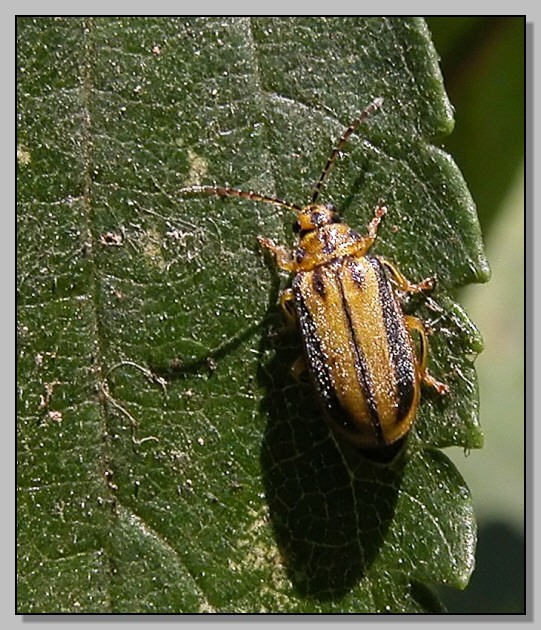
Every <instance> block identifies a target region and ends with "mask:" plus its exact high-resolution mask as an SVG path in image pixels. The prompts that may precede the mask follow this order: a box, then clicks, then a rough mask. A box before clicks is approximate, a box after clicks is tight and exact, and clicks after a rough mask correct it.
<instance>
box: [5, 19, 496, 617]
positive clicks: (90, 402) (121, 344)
mask: <svg viewBox="0 0 541 630" xmlns="http://www.w3.org/2000/svg"><path fill="white" fill-rule="evenodd" d="M17 24H18V73H19V74H18V114H19V127H18V160H19V167H18V200H19V210H18V273H19V276H18V281H19V282H18V288H19V310H18V324H19V343H18V350H19V361H18V370H19V400H18V402H19V409H18V417H19V432H18V488H19V489H18V510H19V512H18V523H19V532H18V545H19V550H18V570H19V587H18V611H19V612H22V613H23V612H24V613H29V612H67V611H78V612H88V613H90V612H161V613H163V612H201V611H217V612H240V611H244V612H257V611H273V612H338V611H340V612H430V611H434V610H438V609H439V604H438V603H437V600H435V598H434V597H433V596H432V594H431V592H430V591H429V590H428V588H427V587H428V585H430V584H435V583H446V584H449V585H452V586H457V587H459V588H463V587H464V586H465V585H466V583H467V581H468V578H469V575H470V573H471V571H472V568H473V561H474V547H475V523H474V520H473V511H472V504H471V498H470V496H469V492H468V489H467V488H466V487H465V484H464V482H463V481H462V479H461V477H460V475H459V474H458V472H457V471H456V469H455V468H454V467H453V466H452V465H451V464H450V462H449V461H448V460H447V458H446V457H445V456H444V455H442V454H441V453H440V452H439V451H437V450H435V447H443V446H448V445H460V446H462V447H464V448H465V449H470V448H474V447H478V446H480V445H481V440H482V437H481V433H480V429H479V426H478V420H477V386H476V377H475V372H474V368H473V360H474V357H475V354H476V353H477V352H479V351H480V349H481V341H480V338H479V335H478V333H477V332H476V330H475V328H474V327H473V325H472V324H471V323H470V322H469V320H468V319H467V317H466V316H465V314H464V313H463V311H462V310H461V309H460V308H459V307H458V306H457V305H456V304H454V303H453V301H452V293H453V291H454V290H455V289H456V288H457V287H459V286H461V285H463V284H466V283H470V282H479V281H485V280H486V279H487V278H488V267H487V263H486V260H485V258H484V255H483V252H482V248H481V241H480V233H479V227H478V223H477V218H476V214H475V209H474V205H473V202H472V200H471V197H470V195H469V193H468V191H467V189H466V187H465V184H464V182H463V180H462V177H461V175H460V173H459V172H458V170H457V168H456V166H455V165H454V163H453V161H452V160H451V158H450V157H449V156H447V155H446V154H445V153H443V152H442V151H441V150H440V149H438V148H437V147H436V146H434V145H433V144H431V142H433V141H435V139H437V138H440V137H443V136H444V135H445V134H447V133H449V132H450V130H451V128H452V119H451V116H450V111H451V107H450V105H449V103H448V101H447V99H446V96H445V94H444V92H443V87H442V83H441V77H440V75H439V72H438V68H437V65H436V55H435V52H434V50H433V48H432V47H431V44H430V40H429V37H428V33H427V30H426V27H425V25H424V22H423V21H421V20H417V19H396V18H393V19H384V18H368V19H365V18H362V19H361V18H332V19H324V18H279V19H269V18H254V19H238V18H227V19H226V18H211V19H208V18H205V19H195V18H178V19H177V18H175V19H172V18H155V19H154V18H122V19H111V18H95V19H80V18H68V19H52V18H19V19H18V22H17ZM377 96H381V97H383V98H384V105H383V108H382V111H381V112H379V113H378V114H377V115H375V116H374V117H373V118H372V119H370V121H369V122H368V123H367V124H366V125H365V126H364V127H363V128H362V129H359V132H358V134H356V136H355V137H353V138H352V139H351V141H350V143H349V146H348V151H347V157H345V158H343V159H341V160H339V161H338V163H337V164H336V166H335V169H334V171H333V174H332V177H331V179H330V181H329V183H328V187H327V189H326V190H325V194H324V197H325V201H330V200H333V202H334V203H335V204H336V205H337V206H338V207H339V208H340V211H341V213H342V215H343V218H344V220H345V221H347V222H348V223H349V224H350V225H352V226H355V227H356V228H358V229H359V230H361V231H362V230H364V226H365V225H366V224H367V223H368V221H369V220H370V218H371V216H372V214H373V208H374V206H375V204H376V202H377V200H378V199H384V200H385V202H386V204H387V206H388V207H389V213H388V215H387V217H386V218H385V222H384V225H383V226H382V228H381V232H380V238H378V243H377V246H376V248H375V251H376V253H380V254H383V255H385V256H387V257H388V258H389V259H391V260H393V261H394V262H395V263H396V264H397V265H399V266H400V268H401V269H402V270H403V272H404V273H405V274H406V275H407V276H408V277H411V278H412V279H421V278H423V277H427V276H430V275H432V274H434V273H435V274H436V275H437V277H438V281H439V283H438V288H437V290H436V292H435V293H434V295H433V296H432V298H431V299H430V300H429V301H427V302H426V303H425V304H418V305H410V306H411V308H413V307H414V306H417V307H418V308H417V312H418V313H419V314H420V315H421V316H423V317H425V318H427V319H429V320H430V322H431V327H432V329H433V331H434V334H433V336H432V337H431V349H432V354H431V362H430V366H431V370H432V371H433V373H434V374H435V375H436V376H437V377H438V378H441V379H442V380H445V382H447V383H448V384H449V386H450V388H451V393H450V394H449V396H447V397H446V398H445V399H442V398H441V397H438V396H437V395H431V393H430V392H426V393H425V394H424V396H423V402H422V405H421V408H420V411H419V416H418V420H417V422H416V424H415V427H414V430H413V431H412V433H411V436H410V438H409V440H408V442H407V446H406V447H405V448H404V449H403V451H402V452H401V453H400V454H399V455H398V456H397V457H396V458H395V460H393V461H392V462H391V463H387V464H385V463H377V462H374V461H372V460H371V459H369V458H366V457H364V456H362V455H361V454H359V453H354V452H350V449H349V448H348V447H347V446H339V445H338V444H337V442H336V441H335V439H334V438H333V436H332V435H331V434H330V433H329V430H328V429H327V427H326V425H325V424H324V422H323V421H322V419H321V416H320V413H319V411H318V408H317V405H316V403H315V402H314V400H313V392H312V391H311V389H310V388H309V387H307V386H305V385H303V384H302V383H297V382H296V381H295V380H294V379H293V377H292V376H291V375H290V370H289V366H290V365H291V364H292V363H293V361H294V359H295V357H296V355H297V352H298V347H299V346H298V340H297V339H294V338H292V337H291V336H288V335H284V334H281V333H280V330H279V329H280V327H281V323H280V322H281V319H280V314H279V312H278V307H277V302H278V295H279V290H280V288H282V287H283V286H285V285H286V283H287V278H284V277H282V275H281V274H278V273H277V272H276V270H275V269H274V268H273V267H272V266H271V265H269V263H268V261H266V260H265V259H264V258H263V257H262V255H261V253H260V250H259V247H258V244H257V240H256V236H257V235H259V234H261V235H265V236H267V237H272V238H274V239H276V240H278V241H281V242H284V243H292V236H291V230H290V225H291V221H292V217H291V216H289V215H288V214H287V212H286V211H283V212H281V211H277V210H276V208H274V207H272V206H270V205H264V204H255V203H251V202H247V201H241V200H235V199H227V200H224V199H217V198H208V197H207V198H194V197H191V198H180V197H179V195H178V194H177V193H178V191H179V190H180V189H181V188H182V187H185V186H189V185H191V184H195V183H203V184H207V183H218V184H230V185H234V186H238V187H240V188H243V189H245V190H256V191H258V192H261V193H264V194H276V195H279V196H280V197H283V198H285V199H287V200H289V201H291V202H292V203H305V202H307V201H308V199H309V194H310V190H311V187H312V186H313V183H314V182H315V181H316V179H317V177H318V176H319V173H320V171H321V169H322V167H323V165H324V164H325V161H326V159H327V156H328V155H329V152H330V149H331V147H332V144H333V142H334V141H335V139H336V138H337V137H338V136H339V135H340V133H341V132H342V131H343V129H344V128H345V126H346V125H347V124H348V123H349V122H350V121H351V120H352V119H353V117H354V116H355V115H356V114H357V113H358V112H359V111H360V109H362V108H363V107H365V106H366V105H367V104H368V103H369V102H370V101H371V100H372V99H373V98H375V97H377Z"/></svg>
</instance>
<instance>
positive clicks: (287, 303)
mask: <svg viewBox="0 0 541 630" xmlns="http://www.w3.org/2000/svg"><path fill="white" fill-rule="evenodd" d="M294 301H295V296H294V294H293V289H284V290H283V291H282V293H281V295H280V306H281V307H282V310H283V311H284V315H285V317H286V320H287V322H288V324H290V325H291V326H295V325H296V324H297V316H296V315H295V309H294V306H293V302H294Z"/></svg>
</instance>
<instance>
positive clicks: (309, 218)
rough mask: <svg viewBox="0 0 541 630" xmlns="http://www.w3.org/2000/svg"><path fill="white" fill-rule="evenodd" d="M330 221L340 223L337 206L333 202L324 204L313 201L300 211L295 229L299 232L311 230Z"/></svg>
mask: <svg viewBox="0 0 541 630" xmlns="http://www.w3.org/2000/svg"><path fill="white" fill-rule="evenodd" d="M330 223H340V216H339V214H338V212H337V211H336V208H335V207H334V206H333V205H332V204H327V205H325V206H323V205H321V204H317V203H313V204H310V205H309V206H304V208H303V209H302V210H300V211H299V213H298V214H297V221H296V222H295V224H294V225H293V230H294V231H295V232H299V233H304V232H310V231H311V230H317V229H319V228H321V227H323V226H324V225H329V224H330Z"/></svg>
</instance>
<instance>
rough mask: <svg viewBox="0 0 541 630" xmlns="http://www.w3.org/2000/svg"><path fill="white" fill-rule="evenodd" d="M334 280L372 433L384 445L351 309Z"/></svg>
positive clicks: (340, 283)
mask: <svg viewBox="0 0 541 630" xmlns="http://www.w3.org/2000/svg"><path fill="white" fill-rule="evenodd" d="M350 262H353V263H354V261H353V260H351V261H350ZM348 266H349V269H350V271H351V270H352V265H351V264H350V265H348ZM336 280H337V283H338V286H339V288H340V296H341V298H342V308H343V309H344V313H345V314H346V319H347V322H348V326H349V334H350V340H351V343H350V346H351V350H352V351H353V355H354V357H355V372H356V374H357V382H358V385H359V387H360V388H361V390H362V392H363V394H364V397H365V399H366V404H367V405H368V412H369V414H370V421H371V423H372V428H373V429H374V433H375V435H376V440H377V442H378V443H380V444H385V439H384V437H383V430H382V428H381V422H380V419H379V413H378V407H377V403H376V399H375V397H374V386H373V384H372V380H371V378H370V374H369V370H368V366H367V365H366V357H365V356H364V353H363V351H362V350H361V347H360V345H359V340H358V339H357V337H356V335H355V328H354V326H353V318H352V316H351V309H350V307H349V304H348V301H347V299H346V295H345V293H344V287H343V285H342V281H341V279H340V276H339V275H337V276H336Z"/></svg>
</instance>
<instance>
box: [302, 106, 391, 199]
mask: <svg viewBox="0 0 541 630" xmlns="http://www.w3.org/2000/svg"><path fill="white" fill-rule="evenodd" d="M382 103H383V99H382V98H381V97H378V98H375V99H374V100H373V101H372V102H371V103H370V105H368V106H367V107H365V109H363V111H362V112H361V113H360V114H359V115H358V116H357V118H355V120H354V121H353V122H352V123H351V125H350V126H349V127H348V128H347V129H346V130H345V131H344V133H343V134H342V135H341V136H340V140H338V143H337V144H336V146H335V147H334V149H333V150H332V151H331V154H330V155H329V158H328V160H327V164H325V168H324V169H323V171H322V173H321V175H320V177H319V180H318V182H317V184H316V185H315V186H314V192H313V193H312V203H316V201H317V198H318V197H319V194H320V192H321V189H322V187H323V183H324V182H325V180H326V179H327V176H328V175H329V172H330V170H331V168H332V166H333V164H334V162H335V160H336V158H337V157H338V154H339V153H340V151H341V150H342V149H343V148H344V145H345V144H346V142H347V141H348V140H349V137H350V136H351V134H352V133H353V132H354V131H356V130H357V128H358V127H359V125H360V124H361V123H362V122H364V121H365V120H366V119H367V118H370V116H372V114H375V112H377V110H378V109H379V108H380V107H381V105H382Z"/></svg>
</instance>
